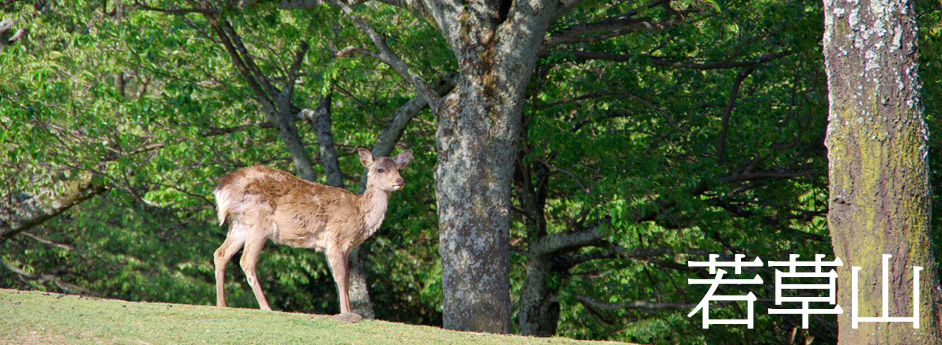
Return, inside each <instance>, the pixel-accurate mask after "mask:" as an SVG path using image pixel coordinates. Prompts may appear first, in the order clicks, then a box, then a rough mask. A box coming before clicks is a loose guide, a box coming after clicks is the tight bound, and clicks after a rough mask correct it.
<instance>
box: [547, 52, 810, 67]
mask: <svg viewBox="0 0 942 345" xmlns="http://www.w3.org/2000/svg"><path fill="white" fill-rule="evenodd" d="M553 53H563V54H571V55H572V56H573V57H575V58H576V59H579V60H605V61H615V62H628V61H631V60H632V59H637V58H643V59H647V60H649V61H650V62H651V64H652V65H655V66H662V67H674V68H689V69H696V70H714V69H728V68H739V67H749V66H755V65H758V64H761V63H765V62H769V61H772V60H775V59H779V58H781V57H784V56H787V55H790V54H792V53H793V52H792V51H790V50H789V51H784V52H780V53H776V54H768V55H763V56H760V57H758V58H755V59H750V60H744V61H717V62H707V63H695V62H686V61H671V60H667V59H664V58H661V57H656V56H648V55H641V54H637V55H632V54H609V53H597V52H587V51H580V50H560V51H556V52H540V57H547V56H550V55H551V54H553Z"/></svg>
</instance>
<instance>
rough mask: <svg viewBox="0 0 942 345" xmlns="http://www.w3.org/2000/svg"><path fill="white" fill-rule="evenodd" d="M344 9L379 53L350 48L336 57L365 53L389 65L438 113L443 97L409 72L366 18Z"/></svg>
mask: <svg viewBox="0 0 942 345" xmlns="http://www.w3.org/2000/svg"><path fill="white" fill-rule="evenodd" d="M342 8H343V10H344V12H346V13H347V15H348V17H349V18H350V19H351V20H352V21H353V23H354V25H356V27H357V28H359V29H360V30H362V31H363V32H364V33H366V35H367V37H369V38H370V40H371V41H372V42H373V45H375V46H376V48H378V49H379V51H378V52H372V51H369V50H365V49H358V48H351V47H348V48H344V49H342V50H341V51H339V52H337V53H336V54H335V55H336V56H343V55H346V54H347V53H349V52H356V53H364V54H367V55H369V56H371V57H373V58H376V59H378V60H380V61H382V62H383V63H385V64H387V65H389V67H392V68H393V69H394V70H395V71H396V72H397V73H399V75H400V76H402V78H403V79H405V80H406V82H408V83H409V85H411V86H412V89H413V90H414V91H415V93H416V94H418V95H421V96H423V97H425V99H426V100H427V102H428V103H429V107H431V108H432V110H433V111H434V112H436V113H437V112H438V109H439V108H440V107H441V104H442V100H441V97H440V96H439V95H438V93H436V92H435V90H433V89H432V87H431V86H429V85H428V84H427V83H426V82H425V81H424V80H422V77H421V76H419V75H416V74H413V73H412V72H411V71H409V65H408V64H406V63H405V61H403V60H402V58H400V57H399V55H397V54H396V53H395V52H393V51H392V49H390V48H389V46H388V45H386V38H385V37H384V36H383V35H381V34H379V33H378V32H376V30H374V29H373V27H371V26H370V25H369V24H367V23H366V19H365V18H363V17H362V16H359V15H356V14H353V10H352V9H351V8H350V7H349V6H346V5H344V6H343V7H342Z"/></svg>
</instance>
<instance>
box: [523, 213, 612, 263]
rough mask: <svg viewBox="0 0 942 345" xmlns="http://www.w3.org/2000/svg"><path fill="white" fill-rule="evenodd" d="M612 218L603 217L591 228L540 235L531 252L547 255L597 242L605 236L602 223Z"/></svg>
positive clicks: (532, 245) (533, 254)
mask: <svg viewBox="0 0 942 345" xmlns="http://www.w3.org/2000/svg"><path fill="white" fill-rule="evenodd" d="M610 221H611V219H609V218H607V217H606V218H602V219H599V220H597V221H595V222H594V224H592V225H591V226H590V227H589V228H583V229H580V230H577V231H564V232H557V233H554V234H549V235H546V236H543V237H540V238H539V239H537V240H536V241H534V242H533V243H532V244H530V250H529V253H530V255H532V256H545V255H549V254H553V253H557V252H560V251H564V250H569V249H572V248H578V247H583V246H587V245H590V244H592V243H595V242H597V241H599V240H601V239H602V238H604V237H605V232H604V231H602V230H601V229H600V226H601V225H602V223H608V222H610Z"/></svg>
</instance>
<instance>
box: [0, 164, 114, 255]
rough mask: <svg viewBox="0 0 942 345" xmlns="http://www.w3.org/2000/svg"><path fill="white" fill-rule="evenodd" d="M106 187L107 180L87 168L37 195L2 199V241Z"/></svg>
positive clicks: (0, 213)
mask: <svg viewBox="0 0 942 345" xmlns="http://www.w3.org/2000/svg"><path fill="white" fill-rule="evenodd" d="M105 190H107V188H105V186H104V185H103V184H101V183H100V182H99V181H98V180H96V179H95V178H94V177H93V175H92V174H91V173H87V172H86V173H82V174H79V176H77V177H76V178H75V179H72V180H69V181H61V182H59V183H57V184H56V185H55V186H52V187H44V188H41V189H40V190H39V192H38V193H36V195H23V196H17V197H10V199H6V200H0V243H2V242H4V241H6V240H8V239H10V238H11V237H13V236H14V235H16V234H18V233H20V232H23V231H26V230H29V229H32V228H33V227H35V226H37V225H39V224H42V223H43V222H45V221H46V220H49V219H51V218H52V217H55V216H57V215H59V214H60V213H62V212H65V211H66V210H68V209H69V208H71V207H72V206H75V205H77V204H79V203H81V202H82V201H85V200H88V199H90V198H91V197H93V196H95V195H98V194H101V193H103V192H104V191H105Z"/></svg>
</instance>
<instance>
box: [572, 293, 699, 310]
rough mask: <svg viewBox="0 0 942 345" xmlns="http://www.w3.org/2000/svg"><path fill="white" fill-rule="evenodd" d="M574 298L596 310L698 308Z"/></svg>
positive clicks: (671, 304)
mask: <svg viewBox="0 0 942 345" xmlns="http://www.w3.org/2000/svg"><path fill="white" fill-rule="evenodd" d="M573 297H575V298H576V300H578V301H579V303H582V304H586V305H589V306H592V307H593V308H596V309H603V310H619V309H690V308H693V307H696V306H697V305H696V304H692V303H679V302H648V301H631V302H624V303H609V302H605V301H602V300H600V299H597V298H595V297H589V296H586V295H583V294H578V293H576V294H573Z"/></svg>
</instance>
